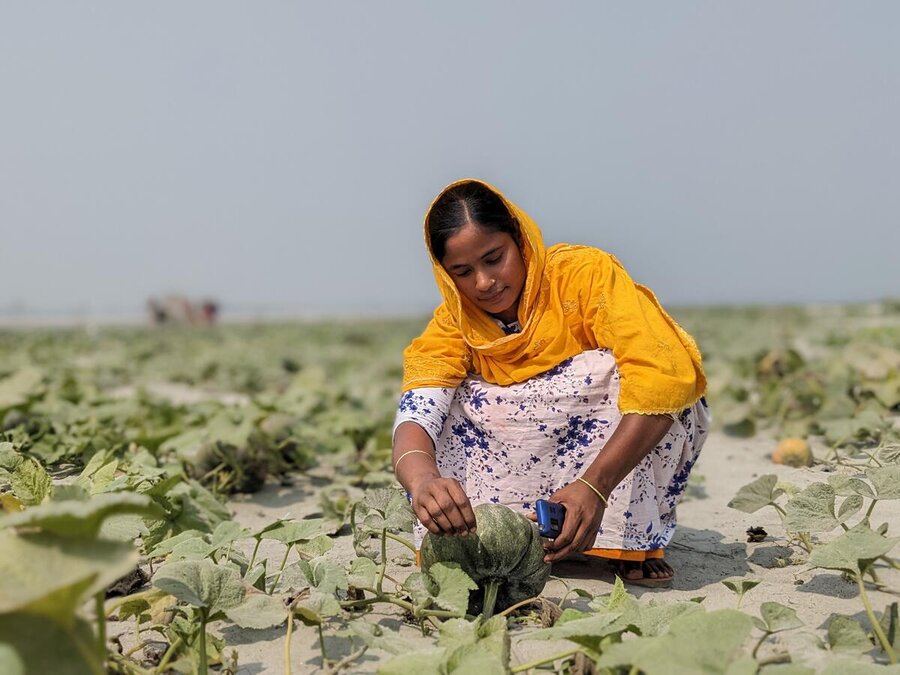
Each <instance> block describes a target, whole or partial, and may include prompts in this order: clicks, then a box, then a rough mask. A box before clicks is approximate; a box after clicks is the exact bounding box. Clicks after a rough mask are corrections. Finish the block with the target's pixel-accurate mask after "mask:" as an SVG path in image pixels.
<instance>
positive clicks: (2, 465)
mask: <svg viewBox="0 0 900 675" xmlns="http://www.w3.org/2000/svg"><path fill="white" fill-rule="evenodd" d="M24 459H25V457H24V456H23V455H20V454H19V453H18V452H16V446H14V445H13V444H12V443H6V442H4V443H0V470H2V471H10V472H12V471H15V470H16V467H17V466H19V464H21V463H22V461H23V460H24Z"/></svg>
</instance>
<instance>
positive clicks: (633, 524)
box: [394, 349, 710, 557]
mask: <svg viewBox="0 0 900 675" xmlns="http://www.w3.org/2000/svg"><path fill="white" fill-rule="evenodd" d="M618 393H619V371H618V368H617V367H616V362H615V359H614V358H613V355H612V352H610V351H609V350H608V349H598V350H591V351H586V352H583V353H581V354H579V355H577V356H574V357H572V358H569V359H566V360H565V361H563V362H562V363H560V364H558V365H557V366H556V367H554V368H552V369H551V370H548V371H546V372H544V373H542V374H540V375H538V376H535V377H533V378H531V379H529V380H526V381H524V382H521V383H518V384H513V385H509V386H499V385H495V384H491V383H489V382H485V381H484V380H482V379H480V378H478V377H475V376H470V377H469V378H467V379H466V380H464V381H463V382H462V384H460V385H459V386H458V387H457V388H456V389H447V388H420V389H411V390H409V391H407V392H406V393H404V394H403V396H402V397H401V399H400V405H399V411H398V413H397V418H396V421H395V425H394V428H395V429H396V428H397V426H398V425H399V424H401V423H402V422H407V421H412V422H416V423H417V424H419V425H420V426H422V427H423V428H424V429H425V430H426V431H427V432H428V434H429V435H430V436H431V438H432V440H433V441H434V447H435V450H436V459H437V464H438V468H439V470H440V472H441V474H442V475H444V476H450V477H453V478H455V479H456V480H458V481H459V483H460V484H461V485H462V487H463V489H464V490H465V492H466V495H468V497H469V499H470V501H471V502H472V504H473V505H475V504H480V503H485V502H493V503H495V504H505V505H506V506H509V507H510V508H512V509H514V510H516V511H520V512H522V513H523V514H524V513H531V512H533V511H534V503H535V500H537V499H542V498H543V499H546V498H548V497H549V496H550V495H552V494H553V493H554V492H555V491H556V490H558V489H560V488H562V487H563V486H565V485H567V484H568V483H571V482H572V481H574V480H575V479H576V478H578V477H579V476H581V475H582V474H583V473H584V470H585V469H586V468H587V467H588V466H589V465H590V463H591V462H592V461H593V460H594V458H595V457H596V456H597V454H598V453H600V452H603V447H604V445H605V444H606V441H607V440H608V439H609V438H610V436H612V433H613V431H614V430H615V428H616V426H617V425H618V423H619V420H620V419H621V415H620V413H619V410H618ZM709 421H710V417H709V411H708V408H707V406H706V402H705V401H704V400H703V399H701V400H700V401H699V402H697V403H696V404H695V405H693V406H691V407H690V408H687V409H685V410H684V411H682V412H681V413H680V414H678V415H674V416H673V423H672V426H671V428H670V429H669V431H668V433H667V434H666V435H665V436H664V437H663V438H662V440H661V441H660V442H659V444H658V445H657V446H656V447H655V448H654V449H653V450H652V451H651V452H650V453H649V454H648V455H647V456H646V457H645V458H644V459H643V460H642V461H641V463H640V464H638V465H637V466H636V467H635V468H634V470H633V471H632V472H631V473H630V474H628V476H627V477H626V478H625V479H624V480H623V481H622V482H621V483H620V484H619V485H618V486H617V487H616V488H615V490H613V492H612V494H610V495H609V506H608V508H607V509H606V513H605V515H604V517H603V523H602V525H601V527H600V529H599V531H598V532H597V538H596V540H595V543H594V547H595V548H596V549H605V550H609V549H613V550H618V551H635V552H638V551H642V552H661V549H663V548H665V547H666V546H667V545H668V543H669V541H670V540H671V538H672V534H673V533H674V531H675V521H676V518H675V507H676V504H677V503H678V501H679V500H680V499H681V496H682V495H683V494H684V490H685V488H686V486H687V480H688V476H689V474H690V472H691V468H692V467H693V466H694V463H695V462H696V461H697V456H698V454H699V452H700V449H701V448H702V447H703V443H704V441H705V440H706V437H707V433H708V430H709ZM426 531H427V530H426V529H425V528H424V526H422V525H421V523H417V525H416V528H415V539H416V544H417V546H418V545H419V544H421V541H422V538H423V537H424V536H425V533H426ZM648 557H649V556H648Z"/></svg>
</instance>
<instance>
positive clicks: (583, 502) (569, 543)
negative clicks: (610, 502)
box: [529, 480, 606, 563]
mask: <svg viewBox="0 0 900 675" xmlns="http://www.w3.org/2000/svg"><path fill="white" fill-rule="evenodd" d="M550 501H551V502H556V503H557V504H562V505H563V506H565V507H566V517H565V520H564V521H563V528H562V532H561V533H560V535H559V536H558V537H557V538H556V539H553V540H547V541H546V542H545V544H544V549H545V550H546V551H547V555H546V556H544V562H548V563H552V562H556V561H557V560H562V559H563V558H565V557H566V556H567V555H569V554H571V553H581V552H582V551H586V550H587V549H589V548H591V547H592V545H593V543H594V540H595V539H596V538H597V530H598V529H599V528H600V523H601V522H602V521H603V513H604V512H605V511H606V507H605V506H604V504H603V502H601V501H600V499H599V497H597V495H596V494H594V492H593V491H592V490H591V489H590V488H589V487H588V486H587V485H585V484H584V483H582V482H581V481H578V480H574V481H572V482H571V483H569V484H568V485H566V486H565V487H564V488H561V489H559V490H557V491H556V492H554V493H553V494H552V495H551V496H550ZM529 518H531V520H537V516H535V515H534V514H531V515H530V516H529Z"/></svg>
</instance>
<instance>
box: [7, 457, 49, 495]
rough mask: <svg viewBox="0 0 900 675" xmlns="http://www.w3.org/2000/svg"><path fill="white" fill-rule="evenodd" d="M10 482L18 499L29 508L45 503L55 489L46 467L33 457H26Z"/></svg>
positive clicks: (13, 473)
mask: <svg viewBox="0 0 900 675" xmlns="http://www.w3.org/2000/svg"><path fill="white" fill-rule="evenodd" d="M9 482H10V484H11V485H12V489H13V492H14V493H15V495H16V497H18V498H19V499H21V500H22V502H23V503H25V504H28V505H29V506H34V505H35V504H40V503H41V502H43V501H44V500H45V499H46V498H47V497H48V496H49V495H50V490H51V489H52V488H53V481H51V480H50V476H49V475H47V472H46V471H45V470H44V467H42V466H41V464H40V462H38V461H37V460H34V459H32V458H31V457H26V458H24V459H23V461H22V462H20V463H19V465H18V466H17V467H16V468H15V470H14V471H13V472H12V476H11V477H10V481H9Z"/></svg>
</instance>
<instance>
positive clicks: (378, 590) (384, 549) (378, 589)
mask: <svg viewBox="0 0 900 675" xmlns="http://www.w3.org/2000/svg"><path fill="white" fill-rule="evenodd" d="M386 572H387V529H382V530H381V570H380V571H379V573H378V581H377V582H376V583H375V592H376V593H377V594H378V595H381V586H382V584H383V583H384V575H385V573H386Z"/></svg>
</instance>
